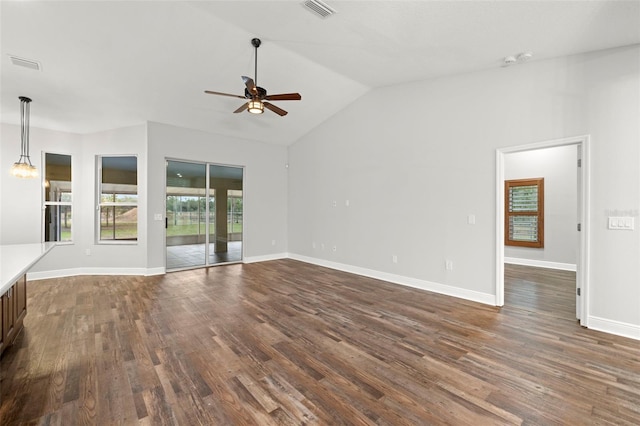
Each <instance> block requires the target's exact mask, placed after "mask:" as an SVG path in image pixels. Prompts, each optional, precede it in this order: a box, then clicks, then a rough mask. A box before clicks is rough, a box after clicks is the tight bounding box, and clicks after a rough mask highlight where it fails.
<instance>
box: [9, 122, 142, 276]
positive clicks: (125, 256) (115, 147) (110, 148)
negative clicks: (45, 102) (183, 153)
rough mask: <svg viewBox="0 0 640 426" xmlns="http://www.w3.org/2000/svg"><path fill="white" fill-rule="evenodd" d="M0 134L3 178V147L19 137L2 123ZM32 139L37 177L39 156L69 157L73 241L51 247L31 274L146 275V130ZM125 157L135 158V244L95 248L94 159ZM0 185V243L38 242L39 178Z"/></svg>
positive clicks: (41, 133)
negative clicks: (100, 156)
mask: <svg viewBox="0 0 640 426" xmlns="http://www.w3.org/2000/svg"><path fill="white" fill-rule="evenodd" d="M2 132H3V142H2V147H3V156H2V158H3V160H2V169H3V170H2V173H8V170H9V167H10V166H11V163H12V161H9V159H8V158H7V161H5V158H6V157H7V156H6V155H5V146H7V145H10V144H9V143H8V142H9V141H10V140H13V139H15V137H16V136H18V137H19V132H20V128H19V126H13V125H7V124H3V125H2ZM30 134H31V137H30V141H31V155H32V160H37V163H36V162H34V165H36V167H38V171H39V172H40V174H42V161H41V160H42V153H43V152H51V153H57V154H69V155H72V185H73V188H72V193H73V205H72V217H73V219H72V220H73V224H72V233H73V242H72V243H70V244H63V245H60V246H58V247H55V248H54V249H53V250H52V251H51V252H50V253H49V254H48V255H47V256H45V257H44V258H43V259H42V260H41V261H40V262H38V263H37V264H36V265H35V266H34V267H33V268H32V269H31V275H32V276H34V277H37V276H56V275H75V274H83V273H138V274H144V273H146V262H147V258H146V251H147V237H146V230H147V224H146V216H147V215H146V200H147V196H146V188H147V184H146V177H147V171H146V167H147V159H146V140H147V138H146V125H138V126H133V127H128V128H123V129H117V130H111V131H106V132H101V133H96V134H87V135H76V134H69V133H64V132H56V131H51V130H43V129H38V128H31V129H30ZM5 135H6V136H7V137H5ZM18 140H19V139H18ZM14 144H15V143H14ZM18 147H19V144H18ZM9 148H10V147H9ZM9 150H10V149H9ZM127 154H128V155H136V156H137V157H138V200H139V206H138V241H137V243H135V244H123V245H121V244H118V245H112V244H96V238H95V235H96V234H95V229H96V225H95V220H96V217H95V214H96V213H95V212H96V167H95V166H96V156H97V155H127ZM16 159H17V157H16ZM13 161H15V160H13ZM2 185H3V186H2V201H1V203H0V208H1V209H2V211H3V214H2V224H1V227H2V240H1V243H2V244H21V243H37V242H41V241H42V191H41V188H42V187H41V185H42V184H41V179H33V180H23V179H16V178H11V177H7V178H5V179H4V180H3V182H2ZM14 199H18V200H20V203H19V204H18V205H16V204H13V203H11V200H14ZM86 250H89V253H90V255H87V254H86Z"/></svg>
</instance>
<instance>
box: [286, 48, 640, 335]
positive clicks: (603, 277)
mask: <svg viewBox="0 0 640 426" xmlns="http://www.w3.org/2000/svg"><path fill="white" fill-rule="evenodd" d="M639 103H640V48H639V47H638V46H632V47H628V48H621V49H616V50H609V51H601V52H596V53H591V54H586V55H579V56H573V57H566V58H559V59H555V60H548V61H532V62H530V63H527V64H522V65H518V66H514V67H509V68H497V69H493V70H488V71H485V72H478V73H473V74H465V75H459V76H451V77H447V78H440V79H436V80H429V81H422V82H414V83H411V84H407V85H399V86H393V87H386V88H381V89H378V90H374V91H372V92H370V93H369V94H367V95H365V96H363V97H362V98H361V99H359V100H358V101H357V102H355V103H354V104H353V105H351V106H350V107H348V108H346V109H345V110H344V111H342V112H341V113H339V114H337V115H336V116H334V117H333V118H332V119H330V120H329V121H327V122H325V123H324V124H323V125H321V126H319V127H318V128H316V129H315V130H314V131H312V132H311V133H309V134H308V135H307V136H305V137H303V138H302V139H301V140H300V141H298V142H297V143H295V144H294V145H292V146H291V147H290V150H289V162H290V172H289V173H290V177H289V203H290V205H289V251H290V252H291V253H293V254H294V255H297V256H301V257H306V258H310V259H316V260H318V261H319V262H325V263H326V262H332V263H333V264H335V265H349V266H351V267H356V268H364V269H367V270H374V271H379V272H380V273H382V274H393V276H399V277H407V281H408V282H411V281H412V280H419V283H423V284H424V286H425V287H427V288H428V287H432V288H436V289H437V286H438V285H444V286H446V288H458V289H461V290H463V291H465V290H470V291H472V292H476V293H474V294H477V295H478V296H479V297H477V299H478V300H486V297H483V296H482V295H484V296H490V297H493V296H495V291H496V290H495V286H496V276H495V263H496V259H495V253H496V247H495V244H496V243H495V234H496V229H495V217H496V211H495V199H496V194H495V174H496V164H495V151H496V149H497V148H499V147H506V146H517V145H524V144H529V143H532V142H540V141H547V140H554V139H560V138H564V137H569V136H576V135H584V134H589V135H591V164H592V182H591V208H590V212H589V213H590V216H591V220H592V222H591V224H592V229H590V231H591V234H590V235H591V239H592V241H591V247H592V251H591V261H590V265H589V267H590V269H589V274H590V283H591V288H590V294H589V299H590V306H589V312H588V314H589V315H590V317H591V318H590V319H591V323H592V324H595V326H596V327H599V328H609V329H613V328H615V327H618V328H619V329H624V332H625V333H626V334H628V335H631V334H634V335H636V336H637V337H640V285H638V283H640V266H639V265H640V263H639V262H638V259H639V258H640V237H639V235H640V234H639V230H638V229H637V228H636V230H635V231H632V232H630V231H626V232H621V231H617V232H616V231H609V230H607V229H606V216H607V212H608V211H610V210H612V209H616V210H621V211H625V212H629V214H631V215H633V216H635V217H636V220H638V213H639V211H640V209H639V207H640V166H639V161H638V159H639V158H640V131H639V127H638V123H639V121H638V117H639V116H640V107H639ZM347 199H348V200H349V201H350V206H349V207H347V206H345V200H347ZM333 200H336V201H337V203H336V207H332V205H333V204H332V202H333ZM468 214H474V215H475V216H476V224H475V225H468V224H467V215H468ZM314 242H315V243H316V246H315V248H313V243H314ZM319 243H324V244H325V249H324V250H322V248H321V247H322V246H321V245H319ZM334 245H335V246H336V247H337V251H336V252H333V251H332V250H331V249H328V247H333V246H334ZM394 254H395V255H397V256H398V263H397V264H394V263H392V255H394ZM447 259H448V260H451V261H452V262H453V265H454V268H453V271H446V270H445V260H447ZM469 294H471V293H469Z"/></svg>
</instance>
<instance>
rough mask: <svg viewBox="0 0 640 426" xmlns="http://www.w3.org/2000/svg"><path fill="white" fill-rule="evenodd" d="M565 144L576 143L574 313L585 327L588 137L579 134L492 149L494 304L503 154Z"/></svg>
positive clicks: (500, 257) (499, 300)
mask: <svg viewBox="0 0 640 426" xmlns="http://www.w3.org/2000/svg"><path fill="white" fill-rule="evenodd" d="M568 145H575V146H577V152H578V159H577V161H578V168H577V187H578V188H577V198H578V202H577V205H578V211H577V215H576V216H577V217H576V224H575V225H576V227H578V229H579V232H578V238H577V239H578V241H577V242H576V245H577V253H576V273H575V277H576V289H575V290H576V296H575V301H576V303H575V316H576V318H577V319H579V321H580V324H581V325H583V326H585V327H587V326H588V306H589V302H588V296H589V292H588V287H589V286H588V276H589V275H588V266H589V263H588V258H589V245H588V241H589V238H588V231H589V174H590V171H589V156H588V155H589V138H588V136H579V137H573V138H566V139H559V140H552V141H546V142H540V143H534V144H528V145H522V146H517V147H508V148H501V149H498V150H496V194H497V196H496V306H503V305H504V300H505V295H504V293H505V288H504V282H505V281H504V280H505V277H504V275H505V266H504V259H505V247H504V241H505V238H504V237H505V230H504V218H505V212H504V200H505V190H504V180H505V156H506V155H508V154H510V153H519V152H525V151H535V150H540V149H546V148H553V147H563V146H568Z"/></svg>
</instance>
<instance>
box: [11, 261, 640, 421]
mask: <svg viewBox="0 0 640 426" xmlns="http://www.w3.org/2000/svg"><path fill="white" fill-rule="evenodd" d="M574 292H575V273H572V272H566V271H554V270H546V269H540V268H530V267H523V266H517V265H505V302H506V304H505V306H504V307H503V308H496V307H491V306H486V305H481V304H477V303H474V302H470V301H466V300H461V299H456V298H451V297H447V296H443V295H437V294H433V293H429V292H425V291H421V290H417V289H412V288H409V287H402V286H398V285H394V284H391V283H387V282H384V281H380V280H375V279H370V278H366V277H361V276H356V275H351V274H348V273H344V272H339V271H335V270H330V269H326V268H322V267H318V266H314V265H310V264H306V263H302V262H297V261H293V260H277V261H270V262H262V263H257V264H247V265H229V266H223V267H216V268H209V269H200V270H192V271H181V272H175V273H171V274H167V275H163V276H153V277H137V276H136V277H131V276H120V277H118V276H85V277H82V276H78V277H69V278H63V279H51V280H42V281H37V282H30V283H29V292H28V296H29V299H28V315H27V316H26V318H25V329H24V331H23V332H22V334H21V335H19V336H18V338H17V340H16V342H15V344H14V345H13V346H12V347H10V348H9V349H7V351H5V353H4V354H3V357H2V360H1V362H0V384H1V386H0V397H1V400H0V419H1V421H0V423H2V424H3V425H5V424H6V425H18V424H20V425H22V424H48V425H69V424H86V425H105V424H124V425H129V424H131V425H162V424H166V425H197V424H202V425H245V424H246V425H258V424H259V425H300V424H305V425H340V424H344V425H356V424H358V425H360V424H361V425H373V424H377V425H417V424H420V425H422V424H433V425H436V424H455V425H465V424H468V425H474V426H475V425H490V424H496V425H506V424H509V425H511V424H514V425H516V424H523V425H525V424H544V425H555V424H585V425H586V424H615V425H637V424H640V342H639V341H636V340H631V339H625V338H622V337H618V336H613V335H609V334H605V333H601V332H597V331H593V330H588V329H585V328H582V327H580V325H579V324H578V323H577V321H576V320H575V296H574Z"/></svg>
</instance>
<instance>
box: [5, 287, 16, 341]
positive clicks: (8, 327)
mask: <svg viewBox="0 0 640 426" xmlns="http://www.w3.org/2000/svg"><path fill="white" fill-rule="evenodd" d="M14 295H15V293H14V291H13V287H11V288H10V289H9V291H7V292H6V293H5V294H4V295H3V296H2V299H3V300H2V305H3V306H2V310H3V314H4V316H3V319H4V320H3V321H2V322H3V325H2V328H3V330H2V334H3V336H2V337H3V338H2V341H3V342H4V344H5V345H6V346H9V345H10V344H11V341H12V340H13V337H14V334H15V332H16V327H15V326H16V302H15V299H14Z"/></svg>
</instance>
